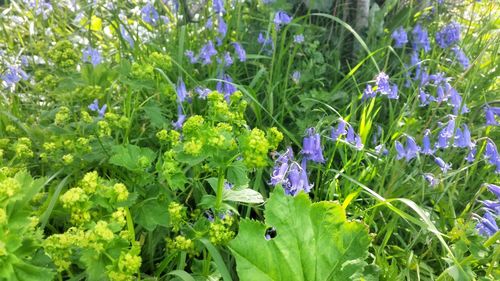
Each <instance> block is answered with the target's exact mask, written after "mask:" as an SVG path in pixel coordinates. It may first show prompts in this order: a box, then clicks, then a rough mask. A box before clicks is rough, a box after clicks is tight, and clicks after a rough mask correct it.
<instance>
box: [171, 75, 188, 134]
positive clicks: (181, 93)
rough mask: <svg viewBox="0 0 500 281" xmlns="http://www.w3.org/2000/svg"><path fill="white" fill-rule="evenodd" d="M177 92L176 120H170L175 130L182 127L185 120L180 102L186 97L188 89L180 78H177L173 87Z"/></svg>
mask: <svg viewBox="0 0 500 281" xmlns="http://www.w3.org/2000/svg"><path fill="white" fill-rule="evenodd" d="M175 91H176V92H177V121H175V122H172V125H173V126H174V128H176V129H177V130H179V129H181V128H182V125H184V121H185V120H186V115H185V114H184V113H183V109H182V103H183V102H184V101H186V100H187V98H188V95H189V94H188V91H187V89H186V84H185V83H184V80H182V78H179V80H178V81H177V87H176V89H175Z"/></svg>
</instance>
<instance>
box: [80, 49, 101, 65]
mask: <svg viewBox="0 0 500 281" xmlns="http://www.w3.org/2000/svg"><path fill="white" fill-rule="evenodd" d="M82 61H83V62H89V63H91V64H92V65H93V66H94V67H95V66H96V65H98V64H100V63H101V62H102V57H101V54H100V53H99V50H97V49H94V48H92V47H90V46H88V47H87V48H85V49H83V57H82Z"/></svg>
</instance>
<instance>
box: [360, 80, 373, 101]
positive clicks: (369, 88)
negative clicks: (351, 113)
mask: <svg viewBox="0 0 500 281" xmlns="http://www.w3.org/2000/svg"><path fill="white" fill-rule="evenodd" d="M376 96H377V93H376V92H375V91H374V90H373V88H372V85H370V84H366V88H365V90H364V91H363V97H362V98H361V99H362V100H367V99H371V98H375V97H376Z"/></svg>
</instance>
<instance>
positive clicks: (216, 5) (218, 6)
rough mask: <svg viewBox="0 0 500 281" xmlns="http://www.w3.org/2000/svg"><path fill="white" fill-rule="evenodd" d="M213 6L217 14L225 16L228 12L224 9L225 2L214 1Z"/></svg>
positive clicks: (221, 0)
mask: <svg viewBox="0 0 500 281" xmlns="http://www.w3.org/2000/svg"><path fill="white" fill-rule="evenodd" d="M212 4H213V5H212V7H213V9H214V11H215V12H216V13H218V14H220V13H222V14H223V13H225V12H226V10H225V9H224V0H212Z"/></svg>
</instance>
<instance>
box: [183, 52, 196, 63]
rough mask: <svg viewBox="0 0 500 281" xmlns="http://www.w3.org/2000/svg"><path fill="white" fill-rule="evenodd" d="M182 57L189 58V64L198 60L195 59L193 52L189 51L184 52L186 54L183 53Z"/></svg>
mask: <svg viewBox="0 0 500 281" xmlns="http://www.w3.org/2000/svg"><path fill="white" fill-rule="evenodd" d="M184 55H186V57H188V58H189V62H190V63H196V62H197V61H198V58H196V56H195V55H194V52H193V51H191V50H186V52H184Z"/></svg>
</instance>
